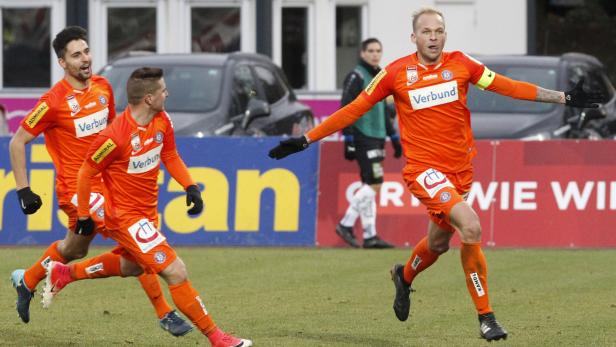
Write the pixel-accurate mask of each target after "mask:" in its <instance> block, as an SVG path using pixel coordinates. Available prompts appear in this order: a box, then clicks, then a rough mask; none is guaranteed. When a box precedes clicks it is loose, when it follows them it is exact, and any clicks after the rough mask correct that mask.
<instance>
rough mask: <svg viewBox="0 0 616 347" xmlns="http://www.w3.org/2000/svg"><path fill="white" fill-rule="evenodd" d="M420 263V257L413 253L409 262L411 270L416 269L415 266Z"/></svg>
mask: <svg viewBox="0 0 616 347" xmlns="http://www.w3.org/2000/svg"><path fill="white" fill-rule="evenodd" d="M419 264H421V258H420V257H419V256H418V255H415V258H414V259H413V262H412V263H411V267H412V268H413V270H417V267H418V266H419Z"/></svg>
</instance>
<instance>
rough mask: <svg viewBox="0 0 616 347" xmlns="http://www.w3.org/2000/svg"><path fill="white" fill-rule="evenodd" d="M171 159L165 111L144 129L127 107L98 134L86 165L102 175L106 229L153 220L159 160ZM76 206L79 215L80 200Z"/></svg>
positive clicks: (169, 126) (173, 149)
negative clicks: (133, 222) (141, 219)
mask: <svg viewBox="0 0 616 347" xmlns="http://www.w3.org/2000/svg"><path fill="white" fill-rule="evenodd" d="M175 158H179V155H178V153H177V150H176V146H175V137H174V134H173V126H172V124H171V120H170V119H169V115H168V114H167V113H166V112H159V113H157V114H156V115H155V116H154V118H153V119H152V121H151V122H150V123H149V124H148V125H147V126H140V125H138V124H137V123H136V122H135V120H134V119H133V117H132V116H131V114H130V109H129V108H127V109H126V110H125V111H124V112H123V113H122V114H121V115H120V116H118V117H117V119H116V120H115V121H114V122H113V124H111V126H110V127H108V128H107V129H105V130H104V131H103V132H101V133H100V135H99V136H98V137H97V138H96V139H95V140H94V143H93V144H92V146H91V147H90V150H89V152H88V154H87V159H86V163H87V164H89V165H90V166H91V167H92V168H95V169H97V170H98V171H101V172H102V175H103V181H104V184H105V224H106V226H107V228H108V229H118V228H120V226H121V225H122V224H123V223H124V222H127V221H130V220H138V219H140V218H144V217H145V218H147V219H149V220H154V221H155V220H157V216H158V214H157V204H158V173H159V171H160V161H161V160H162V161H163V162H167V161H173V159H175ZM79 206H80V212H81V208H82V206H81V201H80V204H79ZM86 206H87V204H86Z"/></svg>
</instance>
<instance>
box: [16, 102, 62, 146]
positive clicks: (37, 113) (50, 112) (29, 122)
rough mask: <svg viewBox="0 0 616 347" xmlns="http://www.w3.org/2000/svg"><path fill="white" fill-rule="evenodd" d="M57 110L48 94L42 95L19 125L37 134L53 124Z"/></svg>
mask: <svg viewBox="0 0 616 347" xmlns="http://www.w3.org/2000/svg"><path fill="white" fill-rule="evenodd" d="M56 114H57V111H56V110H55V107H54V103H53V102H52V99H51V97H49V95H47V94H46V95H44V96H43V97H42V98H41V99H40V100H39V101H38V102H37V103H36V105H35V106H34V108H33V109H32V110H31V111H30V113H28V115H27V116H26V117H24V119H23V120H22V121H21V127H22V128H24V129H25V130H26V131H27V132H29V133H30V134H32V135H34V136H38V135H39V134H41V133H42V132H44V131H45V130H46V129H48V128H49V127H51V126H52V125H53V124H54V120H55V118H56Z"/></svg>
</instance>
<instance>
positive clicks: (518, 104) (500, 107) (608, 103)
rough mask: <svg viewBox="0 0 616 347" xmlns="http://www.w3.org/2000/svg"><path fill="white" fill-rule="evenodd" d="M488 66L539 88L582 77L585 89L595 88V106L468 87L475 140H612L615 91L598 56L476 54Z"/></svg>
mask: <svg viewBox="0 0 616 347" xmlns="http://www.w3.org/2000/svg"><path fill="white" fill-rule="evenodd" d="M476 58H477V59H478V60H480V61H481V62H482V63H484V64H485V65H486V66H488V67H489V68H490V69H491V70H493V71H496V72H497V73H500V74H503V75H505V76H508V77H510V78H513V79H517V80H522V81H527V82H531V83H534V84H537V85H539V86H541V87H543V88H548V89H554V90H562V91H565V90H569V89H571V88H573V86H574V85H575V84H576V83H577V82H578V81H579V80H580V78H584V81H585V82H584V87H585V88H586V89H592V90H595V91H600V92H601V93H603V94H604V95H605V102H604V103H602V104H601V105H600V107H599V108H598V109H578V108H571V107H565V106H564V105H557V104H546V103H537V102H531V101H521V100H515V99H511V98H508V97H504V96H501V95H498V94H495V93H491V92H485V91H480V90H478V89H477V88H474V87H471V88H469V94H468V106H469V109H470V110H471V124H472V127H473V133H474V135H475V138H477V139H526V140H545V139H552V138H589V139H600V138H614V137H615V135H616V93H615V90H614V86H613V85H612V83H611V82H610V80H609V78H608V76H607V75H606V73H605V69H604V67H603V64H601V62H600V61H599V60H597V58H595V57H593V56H590V55H587V54H581V53H567V54H563V55H561V56H558V57H547V56H514V55H499V56H488V55H486V56H476Z"/></svg>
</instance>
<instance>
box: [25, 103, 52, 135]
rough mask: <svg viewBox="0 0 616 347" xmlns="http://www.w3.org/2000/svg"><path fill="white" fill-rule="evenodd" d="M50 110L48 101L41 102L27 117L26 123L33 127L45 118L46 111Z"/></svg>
mask: <svg viewBox="0 0 616 347" xmlns="http://www.w3.org/2000/svg"><path fill="white" fill-rule="evenodd" d="M48 110H49V106H47V103H46V102H43V103H41V104H40V105H38V107H37V108H35V109H34V110H33V111H32V112H30V114H29V115H28V117H27V118H26V124H27V125H28V126H29V127H30V128H31V129H32V128H34V127H35V126H36V124H37V123H38V122H39V121H40V120H41V118H43V116H44V115H45V113H47V111H48Z"/></svg>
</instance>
